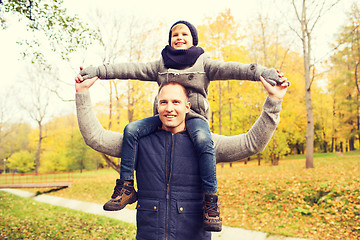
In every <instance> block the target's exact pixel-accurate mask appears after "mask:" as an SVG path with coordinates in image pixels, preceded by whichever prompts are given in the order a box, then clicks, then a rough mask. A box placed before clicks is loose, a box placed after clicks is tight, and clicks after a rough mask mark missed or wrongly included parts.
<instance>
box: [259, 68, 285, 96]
mask: <svg viewBox="0 0 360 240" xmlns="http://www.w3.org/2000/svg"><path fill="white" fill-rule="evenodd" d="M279 76H280V77H281V78H280V80H279V84H277V85H275V86H272V85H271V84H270V83H268V82H267V81H266V80H265V79H264V78H263V77H260V81H261V83H262V84H263V85H264V87H265V90H266V91H267V92H268V95H269V97H271V98H274V99H279V100H281V99H283V97H284V96H285V94H286V91H287V88H288V87H289V86H290V82H288V81H287V78H286V77H284V74H283V73H279Z"/></svg>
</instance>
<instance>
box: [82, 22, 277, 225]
mask: <svg viewBox="0 0 360 240" xmlns="http://www.w3.org/2000/svg"><path fill="white" fill-rule="evenodd" d="M197 44H198V35H197V30H196V28H195V27H194V26H193V25H192V24H191V23H189V22H187V21H178V22H176V23H174V24H173V25H172V27H171V28H170V32H169V45H167V46H166V47H165V48H164V49H163V50H162V52H161V55H162V58H161V59H160V60H158V61H155V62H149V63H120V64H111V65H108V64H104V65H102V66H99V67H88V68H86V69H84V70H82V71H81V72H80V75H81V78H80V79H79V81H83V80H85V79H88V78H92V77H95V76H98V77H99V78H100V79H137V80H143V81H156V82H157V83H158V84H159V86H162V85H163V84H164V83H166V82H171V81H175V82H178V83H180V84H182V85H183V86H184V87H185V88H186V89H187V91H188V92H189V101H190V103H191V110H190V112H189V113H188V114H187V117H186V131H187V132H188V134H189V136H190V138H191V139H192V141H193V143H194V147H195V149H196V151H197V152H198V153H199V164H200V176H201V180H202V186H203V189H202V190H203V192H204V217H203V220H204V228H205V230H207V231H221V228H222V220H221V218H220V210H219V204H218V196H217V195H216V192H217V180H216V160H215V152H214V146H213V141H212V138H211V133H210V128H209V124H208V121H209V115H210V109H209V108H210V106H209V102H208V100H207V97H208V86H209V84H210V81H213V80H230V79H237V80H251V81H260V76H262V77H264V78H265V79H266V81H268V82H269V83H270V84H271V85H275V84H277V83H279V79H280V77H279V74H278V73H277V72H276V70H275V69H266V68H264V67H261V66H257V65H256V64H250V65H249V64H242V63H236V62H221V61H217V60H212V59H210V58H209V56H208V55H207V54H205V53H204V50H203V49H202V48H201V47H197ZM155 102H156V100H155ZM154 113H155V115H154V116H153V117H149V118H146V119H142V120H138V121H135V122H132V123H129V124H128V125H127V126H126V127H125V129H124V136H123V144H122V150H121V168H120V179H117V180H116V186H115V188H114V193H113V195H112V196H111V200H109V201H108V202H107V203H106V204H105V205H104V209H105V210H108V211H116V210H121V209H123V208H124V207H125V206H126V205H127V204H131V203H134V202H135V201H136V200H137V193H136V191H135V189H134V168H135V164H136V159H137V147H138V140H139V138H141V137H143V136H146V135H148V134H150V133H152V132H155V131H156V130H157V129H158V127H160V126H161V121H160V119H159V117H158V115H156V114H157V112H156V108H154Z"/></svg>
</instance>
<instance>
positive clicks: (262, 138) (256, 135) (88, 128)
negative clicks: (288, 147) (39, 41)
mask: <svg viewBox="0 0 360 240" xmlns="http://www.w3.org/2000/svg"><path fill="white" fill-rule="evenodd" d="M281 103H282V100H275V99H272V98H270V97H267V98H266V100H265V103H264V105H263V111H262V113H261V115H260V117H259V118H258V119H257V121H256V122H255V124H254V125H253V126H252V128H251V129H250V130H249V131H248V132H247V133H244V134H240V135H236V136H222V135H217V134H213V135H212V138H213V141H214V146H215V156H216V161H217V162H233V161H238V160H241V159H244V158H247V157H249V156H251V155H253V154H256V153H258V152H261V151H262V150H264V149H265V147H266V145H267V144H268V142H269V141H270V139H271V137H272V135H273V133H274V131H275V129H276V127H277V125H278V123H279V121H280V110H281ZM76 110H77V117H78V123H79V128H80V132H81V134H82V136H83V138H84V140H85V143H86V144H87V145H88V146H90V147H91V148H93V149H95V150H96V151H99V152H101V153H105V154H107V155H110V156H113V157H120V155H121V146H122V139H123V134H122V133H118V132H112V131H108V130H105V129H104V128H103V127H102V126H101V124H100V122H99V121H98V119H97V118H96V115H95V113H94V111H93V110H92V104H91V99H90V93H89V91H86V92H83V93H76Z"/></svg>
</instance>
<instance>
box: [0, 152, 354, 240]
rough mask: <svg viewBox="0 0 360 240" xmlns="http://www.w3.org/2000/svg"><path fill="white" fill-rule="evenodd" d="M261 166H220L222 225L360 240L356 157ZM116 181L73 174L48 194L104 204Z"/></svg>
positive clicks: (107, 175) (103, 174) (106, 175)
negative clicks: (69, 181) (64, 186)
mask: <svg viewBox="0 0 360 240" xmlns="http://www.w3.org/2000/svg"><path fill="white" fill-rule="evenodd" d="M261 164H262V165H261V166H257V161H256V160H254V161H250V162H248V164H247V165H245V164H244V163H234V164H233V166H232V167H231V168H230V167H229V164H225V165H224V167H223V168H222V167H221V166H220V165H218V170H217V171H218V172H217V175H218V187H219V196H220V198H221V201H222V206H221V214H222V218H223V222H224V224H225V225H229V226H234V227H241V228H246V229H252V230H257V231H263V232H268V233H273V234H281V235H287V236H292V237H303V238H309V239H359V238H360V215H359V211H360V166H359V165H360V151H357V152H355V153H351V154H335V153H327V154H316V155H315V156H314V166H315V168H314V169H305V157H304V156H301V155H300V156H296V157H293V156H291V157H288V158H287V159H284V160H280V163H279V166H269V164H265V163H264V162H262V163H261ZM116 178H118V174H117V173H116V172H115V171H114V170H111V169H110V170H99V171H92V172H83V173H81V174H80V173H76V174H75V175H74V184H73V185H72V186H71V187H70V188H67V189H63V190H61V191H57V192H52V193H49V194H51V195H55V196H60V197H65V198H71V199H78V200H82V201H89V202H96V203H100V204H103V203H105V202H106V201H107V200H108V199H109V197H110V196H111V194H112V190H113V187H114V184H115V179H116ZM27 190H29V191H33V192H36V191H42V192H44V191H46V189H27ZM36 204H38V203H36ZM130 208H134V204H133V205H132V206H130ZM51 209H52V208H51ZM61 211H62V212H63V211H64V210H61ZM77 214H79V213H77ZM6 215H7V214H6ZM23 218H24V219H26V218H25V217H23ZM87 221H89V222H90V225H91V223H92V218H88V220H86V221H82V222H83V223H87ZM73 225H74V228H76V226H79V225H78V224H75V223H74V224H73ZM103 226H104V227H105V226H106V224H105V225H103ZM9 227H11V226H9ZM94 228H95V226H94ZM74 231H75V230H74ZM76 231H80V230H76ZM76 231H75V232H76ZM111 231H112V229H110V230H109V231H106V232H107V233H108V234H111ZM114 231H118V230H115V229H114ZM131 231H133V230H131ZM131 231H130V232H131ZM52 234H53V232H52ZM65 238H66V237H65ZM92 238H96V237H92Z"/></svg>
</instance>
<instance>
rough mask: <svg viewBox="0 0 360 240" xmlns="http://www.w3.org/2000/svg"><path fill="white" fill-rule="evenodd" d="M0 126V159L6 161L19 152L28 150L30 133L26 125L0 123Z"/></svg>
mask: <svg viewBox="0 0 360 240" xmlns="http://www.w3.org/2000/svg"><path fill="white" fill-rule="evenodd" d="M0 125H1V129H0V159H6V158H8V157H10V156H11V155H12V154H13V153H15V152H17V151H20V150H28V144H29V137H28V136H29V133H30V131H31V128H30V126H29V125H28V124H24V123H13V124H7V123H4V124H1V123H0Z"/></svg>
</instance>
